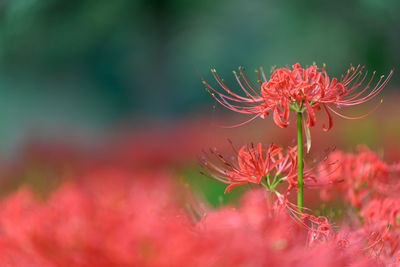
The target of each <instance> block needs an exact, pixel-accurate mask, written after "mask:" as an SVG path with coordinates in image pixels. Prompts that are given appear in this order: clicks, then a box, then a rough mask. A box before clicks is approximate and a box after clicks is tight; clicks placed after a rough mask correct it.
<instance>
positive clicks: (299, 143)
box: [297, 112, 304, 211]
mask: <svg viewBox="0 0 400 267" xmlns="http://www.w3.org/2000/svg"><path fill="white" fill-rule="evenodd" d="M303 168H304V166H303V123H302V113H300V112H298V113H297V188H298V192H297V206H299V208H300V211H303V209H302V208H303Z"/></svg>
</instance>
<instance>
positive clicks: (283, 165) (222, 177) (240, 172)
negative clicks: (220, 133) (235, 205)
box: [201, 143, 296, 192]
mask: <svg viewBox="0 0 400 267" xmlns="http://www.w3.org/2000/svg"><path fill="white" fill-rule="evenodd" d="M232 148H233V151H234V153H235V154H236V156H235V157H233V160H232V161H230V160H227V159H225V158H224V157H223V156H222V155H221V154H219V153H218V152H217V151H216V150H212V149H210V154H211V155H213V156H214V157H215V158H216V159H217V160H212V158H211V157H210V155H209V154H208V153H206V152H205V153H204V154H205V155H204V157H203V158H202V160H201V165H202V167H203V168H204V169H205V170H206V171H207V173H208V174H205V173H203V172H201V173H202V174H204V175H206V176H207V177H209V178H211V179H213V180H215V181H218V182H221V183H224V184H228V185H229V186H228V187H227V188H226V190H225V192H231V191H232V189H233V188H234V187H236V186H239V185H242V184H247V183H254V184H262V185H264V186H266V187H268V188H270V189H273V188H274V187H275V186H276V185H277V184H279V183H280V182H282V181H283V180H289V179H293V176H295V175H296V168H295V166H296V163H295V158H296V157H295V155H294V153H295V152H294V150H293V149H292V150H291V151H289V152H288V153H287V154H286V155H284V153H283V149H282V148H280V147H278V146H276V145H273V144H272V145H270V146H268V147H264V146H263V145H262V144H261V143H259V144H257V145H256V146H255V145H254V144H251V145H244V146H242V147H241V148H240V150H239V151H237V150H236V148H235V147H234V146H233V145H232ZM281 175H282V176H284V177H283V178H280V179H278V176H281ZM270 176H272V177H273V178H274V179H273V181H272V182H271V183H270V181H269V177H270ZM263 178H265V179H266V180H267V184H264V183H263V181H262V179H263Z"/></svg>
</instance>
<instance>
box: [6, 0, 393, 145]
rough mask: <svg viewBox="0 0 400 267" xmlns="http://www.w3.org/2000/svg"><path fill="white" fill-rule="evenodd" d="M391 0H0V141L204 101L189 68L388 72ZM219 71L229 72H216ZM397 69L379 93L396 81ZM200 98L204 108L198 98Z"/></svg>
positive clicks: (154, 116) (153, 116)
mask: <svg viewBox="0 0 400 267" xmlns="http://www.w3.org/2000/svg"><path fill="white" fill-rule="evenodd" d="M399 10H400V2H399V1H396V0H387V1H380V0H358V1H344V0H338V1H321V0H309V1H276V0H274V1H272V0H269V1H261V0H250V1H240V0H229V1H228V0H223V1H211V0H203V1H183V0H164V1H163V0H114V1H108V0H97V1H87V0H85V1H84V0H82V1H70V0H3V1H1V2H0V16H1V24H0V56H1V61H0V88H1V89H0V147H1V148H2V149H6V150H7V149H9V148H13V147H15V146H16V145H17V144H19V142H20V141H21V140H23V139H24V138H26V136H29V134H31V133H32V132H35V131H43V129H45V131H47V132H55V134H57V133H58V132H65V131H69V130H71V129H72V131H73V132H74V133H75V134H77V135H79V136H82V137H83V138H87V139H90V138H92V137H93V136H94V135H96V134H99V133H101V132H103V131H107V130H110V129H112V127H113V126H114V125H117V124H120V123H121V122H123V123H125V124H129V125H133V126H135V127H140V125H141V124H142V123H143V122H146V121H148V120H156V121H163V122H165V121H169V120H174V119H177V118H180V117H183V116H190V114H193V113H196V112H198V111H199V110H200V109H201V108H202V107H204V106H206V107H209V106H211V105H210V103H212V99H211V98H210V97H209V95H208V94H207V93H206V92H205V91H204V90H203V86H202V85H201V83H200V79H199V77H198V76H197V74H196V71H195V68H197V69H198V70H199V71H200V72H201V73H202V74H203V75H205V76H206V78H211V77H210V75H209V68H210V67H215V68H217V70H218V71H219V72H220V74H221V76H224V77H232V74H231V70H232V69H235V68H237V67H238V66H246V67H247V68H248V70H252V69H254V68H255V67H257V66H259V65H262V66H264V67H265V68H266V69H269V68H270V67H271V66H272V65H278V66H285V65H287V64H289V65H291V64H293V63H295V62H300V63H302V64H305V65H306V64H311V63H312V62H313V61H316V62H317V63H318V64H322V63H323V62H325V63H327V64H328V69H329V72H330V73H331V74H334V75H339V74H341V73H343V72H344V71H345V70H346V69H347V67H348V65H349V64H350V63H353V64H358V63H360V64H365V65H366V66H367V68H368V69H373V70H377V71H378V73H388V72H389V70H390V69H392V68H395V69H397V70H398V69H399V65H400V52H399V47H400V35H399V32H400V16H398V11H399ZM226 79H227V80H228V78H226ZM398 83H399V79H398V75H397V72H395V75H394V77H393V79H392V81H391V82H390V86H388V89H386V90H394V89H395V88H396V85H398ZM207 105H208V106H207Z"/></svg>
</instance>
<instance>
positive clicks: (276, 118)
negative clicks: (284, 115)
mask: <svg viewBox="0 0 400 267" xmlns="http://www.w3.org/2000/svg"><path fill="white" fill-rule="evenodd" d="M279 113H280V112H279V109H278V108H275V109H274V122H275V123H276V125H278V126H279V127H281V128H286V127H287V126H288V125H289V122H283V121H282V119H281V115H280V114H279Z"/></svg>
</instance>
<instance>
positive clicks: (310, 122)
mask: <svg viewBox="0 0 400 267" xmlns="http://www.w3.org/2000/svg"><path fill="white" fill-rule="evenodd" d="M305 104H306V108H307V113H308V118H307V122H306V123H307V127H313V126H314V125H315V113H314V110H313V109H312V107H311V106H310V103H308V101H305Z"/></svg>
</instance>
